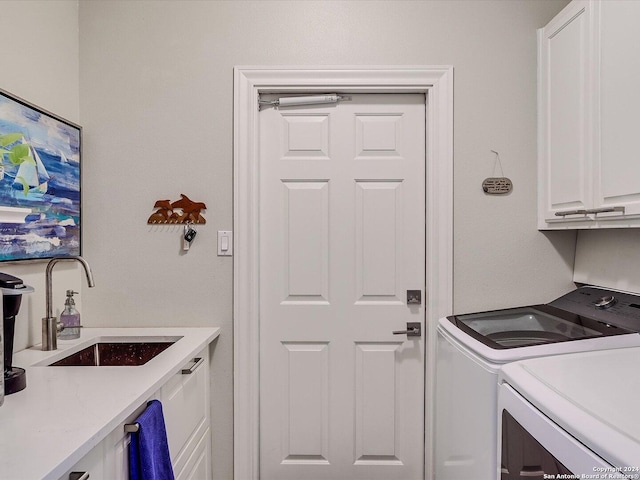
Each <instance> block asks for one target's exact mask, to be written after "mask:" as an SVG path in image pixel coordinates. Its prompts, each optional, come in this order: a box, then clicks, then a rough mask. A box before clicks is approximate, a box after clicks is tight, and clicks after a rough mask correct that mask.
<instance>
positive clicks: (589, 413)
mask: <svg viewBox="0 0 640 480" xmlns="http://www.w3.org/2000/svg"><path fill="white" fill-rule="evenodd" d="M639 370H640V348H623V349H618V350H604V351H598V352H585V353H576V354H569V355H559V356H553V357H543V358H536V359H531V360H523V361H521V362H516V363H512V364H509V365H506V366H505V367H504V368H503V371H502V374H501V378H503V379H504V380H505V381H506V382H507V383H508V384H509V385H511V386H512V387H513V388H515V389H516V390H517V391H518V392H519V393H520V394H521V395H522V396H524V397H525V398H526V399H527V400H529V401H530V402H531V403H532V404H533V405H535V406H536V407H537V408H538V409H539V410H540V411H542V412H543V413H544V414H545V415H547V416H548V417H549V418H551V419H552V420H553V421H554V422H555V423H556V424H558V425H560V426H561V427H562V428H563V429H564V430H566V431H567V432H569V433H570V434H571V435H573V436H574V437H576V438H577V439H578V440H580V441H581V442H582V443H583V444H585V445H586V446H587V447H589V448H590V449H591V450H592V451H594V452H595V453H597V454H598V455H600V456H601V457H602V458H603V459H604V460H606V461H607V462H609V463H611V464H612V465H613V466H615V467H620V468H625V467H640V406H639V405H638V398H640V374H639ZM631 473H632V474H636V473H638V472H631Z"/></svg>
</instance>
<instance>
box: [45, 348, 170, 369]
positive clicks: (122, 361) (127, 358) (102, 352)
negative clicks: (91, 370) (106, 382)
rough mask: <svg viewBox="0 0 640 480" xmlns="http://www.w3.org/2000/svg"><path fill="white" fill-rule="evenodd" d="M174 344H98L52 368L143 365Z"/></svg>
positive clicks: (72, 355)
mask: <svg viewBox="0 0 640 480" xmlns="http://www.w3.org/2000/svg"><path fill="white" fill-rule="evenodd" d="M174 343H175V342H98V343H94V344H93V345H90V346H88V347H86V348H84V349H82V350H80V351H79V352H76V353H73V354H71V355H69V356H68V357H65V358H63V359H62V360H58V361H57V362H55V363H52V364H51V366H52V367H103V366H104V367H114V366H115V367H119V366H138V365H144V364H145V363H147V362H148V361H149V360H151V359H152V358H153V357H155V356H156V355H158V354H160V353H162V352H163V351H165V350H166V349H167V348H169V347H170V346H171V345H173V344H174Z"/></svg>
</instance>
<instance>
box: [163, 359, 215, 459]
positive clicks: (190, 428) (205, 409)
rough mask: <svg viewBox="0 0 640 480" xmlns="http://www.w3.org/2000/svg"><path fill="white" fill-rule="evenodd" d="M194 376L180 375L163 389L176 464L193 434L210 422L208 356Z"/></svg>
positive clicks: (168, 435) (164, 404)
mask: <svg viewBox="0 0 640 480" xmlns="http://www.w3.org/2000/svg"><path fill="white" fill-rule="evenodd" d="M198 356H199V357H201V358H203V359H204V361H203V362H202V363H201V364H200V365H199V366H198V367H197V368H196V369H195V370H194V371H193V373H191V374H182V373H180V372H179V373H177V374H176V375H174V376H173V378H172V379H171V380H169V381H168V382H167V383H166V384H165V385H164V386H163V387H162V394H161V395H162V405H163V411H164V417H165V423H166V426H167V437H168V440H169V452H170V454H171V460H172V461H173V463H174V465H175V464H176V460H177V459H178V457H179V456H180V455H181V453H182V451H183V449H184V447H185V445H186V444H187V442H188V441H189V439H190V438H191V437H192V436H193V434H194V432H196V430H197V429H198V428H199V427H200V426H201V425H203V424H206V423H208V419H209V405H208V401H207V398H208V382H209V378H208V377H209V376H208V368H206V367H207V365H208V353H207V350H205V351H204V352H201V353H200V354H199V355H198Z"/></svg>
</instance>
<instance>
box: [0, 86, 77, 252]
mask: <svg viewBox="0 0 640 480" xmlns="http://www.w3.org/2000/svg"><path fill="white" fill-rule="evenodd" d="M81 141H82V128H81V127H80V126H79V125H76V124H75V123H72V122H70V121H68V120H65V119H64V118H61V117H59V116H57V115H54V114H52V113H50V112H47V111H45V110H43V109H41V108H39V107H37V106H35V105H32V104H30V103H28V102H26V101H24V100H22V99H20V98H18V97H16V96H14V95H12V94H10V93H8V92H5V91H3V90H0V155H1V159H2V162H1V163H0V261H5V262H6V261H17V260H33V259H46V258H52V257H68V256H75V255H80V253H81V252H80V249H81V235H80V234H81V225H80V220H81V215H80V207H81V195H80V184H81V181H80V163H81V162H80V160H81V152H82V148H81V147H82V145H81Z"/></svg>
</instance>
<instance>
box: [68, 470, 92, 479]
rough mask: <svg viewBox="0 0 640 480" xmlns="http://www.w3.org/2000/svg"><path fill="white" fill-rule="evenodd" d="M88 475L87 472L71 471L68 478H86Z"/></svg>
mask: <svg viewBox="0 0 640 480" xmlns="http://www.w3.org/2000/svg"><path fill="white" fill-rule="evenodd" d="M89 476H90V475H89V472H71V473H70V474H69V480H87V479H88V478H89Z"/></svg>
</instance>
